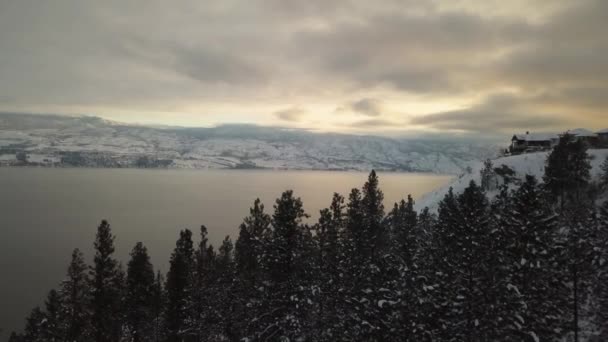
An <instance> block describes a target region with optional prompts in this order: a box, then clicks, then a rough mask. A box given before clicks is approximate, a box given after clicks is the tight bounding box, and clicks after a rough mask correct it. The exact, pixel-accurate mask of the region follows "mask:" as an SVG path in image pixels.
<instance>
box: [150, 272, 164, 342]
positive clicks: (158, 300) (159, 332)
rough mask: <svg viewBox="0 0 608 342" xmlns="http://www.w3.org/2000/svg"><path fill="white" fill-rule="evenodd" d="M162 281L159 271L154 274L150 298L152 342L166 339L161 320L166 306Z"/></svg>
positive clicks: (162, 320)
mask: <svg viewBox="0 0 608 342" xmlns="http://www.w3.org/2000/svg"><path fill="white" fill-rule="evenodd" d="M164 283H165V281H164V279H163V275H162V274H161V272H160V271H158V272H157V273H156V278H155V279H154V287H153V289H152V290H153V298H152V320H153V331H152V341H154V342H159V341H164V340H165V339H166V336H167V334H166V329H165V321H164V319H163V315H164V307H165V304H166V298H165V297H166V296H165V289H164Z"/></svg>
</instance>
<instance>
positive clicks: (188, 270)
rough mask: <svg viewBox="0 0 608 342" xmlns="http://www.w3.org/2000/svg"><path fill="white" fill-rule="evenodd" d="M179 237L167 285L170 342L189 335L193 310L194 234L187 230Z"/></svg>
mask: <svg viewBox="0 0 608 342" xmlns="http://www.w3.org/2000/svg"><path fill="white" fill-rule="evenodd" d="M179 235H180V237H179V239H178V240H177V242H176V244H175V250H174V251H173V253H172V254H171V260H170V266H169V273H167V283H166V285H165V288H166V291H167V308H166V311H165V314H166V328H167V333H168V336H167V340H168V341H169V342H180V341H182V340H183V339H184V335H186V333H189V332H188V331H187V330H186V328H187V327H188V324H189V321H188V320H189V319H190V317H191V316H190V312H191V308H192V303H191V302H190V300H191V298H192V297H191V291H192V284H193V277H192V275H193V273H194V262H195V261H194V247H193V242H192V232H191V231H190V230H188V229H185V230H182V231H180V233H179Z"/></svg>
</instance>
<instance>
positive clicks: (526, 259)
mask: <svg viewBox="0 0 608 342" xmlns="http://www.w3.org/2000/svg"><path fill="white" fill-rule="evenodd" d="M505 207H506V210H504V211H503V214H502V222H501V225H500V227H499V229H500V234H499V235H498V236H497V237H496V238H495V239H494V241H501V242H503V244H502V245H500V246H498V248H497V249H498V251H499V252H501V253H500V254H504V260H502V263H501V264H502V265H504V266H505V267H506V269H505V271H506V272H507V273H506V280H507V283H508V286H509V288H510V289H516V292H517V294H519V296H518V297H519V298H518V301H521V302H522V304H523V305H517V304H516V307H515V308H512V311H515V312H511V314H510V315H506V317H503V318H504V319H506V320H509V319H510V318H512V317H518V319H519V320H520V321H517V322H516V321H514V322H513V327H512V329H511V331H516V332H519V334H520V336H517V335H516V336H515V338H520V339H523V338H528V339H530V337H531V336H536V337H538V338H540V340H542V341H544V340H553V339H555V338H558V337H560V336H559V331H560V328H561V326H562V322H561V321H560V320H559V317H560V316H562V315H563V307H564V305H563V303H560V301H559V298H560V296H561V294H562V293H563V292H562V289H563V285H562V283H561V282H560V281H559V276H558V269H557V265H558V264H559V259H558V256H559V253H560V247H559V244H558V240H557V216H556V215H555V214H554V213H553V212H552V211H551V209H550V207H549V206H548V205H547V204H546V203H544V201H543V198H542V192H541V191H540V189H539V186H538V183H537V181H536V178H534V177H533V176H526V179H525V182H524V183H523V184H522V185H521V186H520V187H519V189H517V191H515V192H514V194H513V198H512V201H511V202H510V203H509V204H507V205H506V206H505ZM495 252H496V251H495ZM520 317H521V318H520Z"/></svg>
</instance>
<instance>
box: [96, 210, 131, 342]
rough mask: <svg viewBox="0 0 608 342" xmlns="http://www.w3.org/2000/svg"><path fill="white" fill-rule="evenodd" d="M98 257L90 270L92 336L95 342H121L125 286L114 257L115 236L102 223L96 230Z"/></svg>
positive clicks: (103, 222)
mask: <svg viewBox="0 0 608 342" xmlns="http://www.w3.org/2000/svg"><path fill="white" fill-rule="evenodd" d="M94 247H95V256H94V259H93V266H92V267H91V268H90V275H91V277H90V280H91V291H92V298H91V310H92V315H93V316H92V327H93V337H94V340H95V341H96V342H114V341H118V340H119V339H120V337H121V334H122V323H123V319H122V318H123V317H122V314H121V309H122V302H121V301H122V292H123V288H122V284H120V283H121V278H122V279H124V274H121V271H120V268H119V264H118V261H117V260H116V259H114V258H113V254H114V235H112V231H111V228H110V224H109V223H108V222H107V221H106V220H103V221H101V224H100V225H99V227H98V228H97V236H96V238H95V243H94Z"/></svg>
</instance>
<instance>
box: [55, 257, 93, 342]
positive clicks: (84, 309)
mask: <svg viewBox="0 0 608 342" xmlns="http://www.w3.org/2000/svg"><path fill="white" fill-rule="evenodd" d="M87 269H88V267H87V265H86V264H85V262H84V257H83V255H82V253H81V252H80V250H78V249H75V250H74V251H73V252H72V259H71V261H70V265H69V267H68V272H67V277H66V279H65V280H64V281H63V282H62V283H61V287H60V290H59V293H60V296H61V304H62V305H61V311H62V312H61V317H62V322H61V323H62V325H63V328H62V330H64V331H65V334H66V341H71V342H85V341H90V340H91V338H92V337H91V336H92V331H91V326H90V324H91V312H90V309H89V303H90V301H91V299H90V286H89V278H88V276H87V273H86V271H87Z"/></svg>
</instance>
